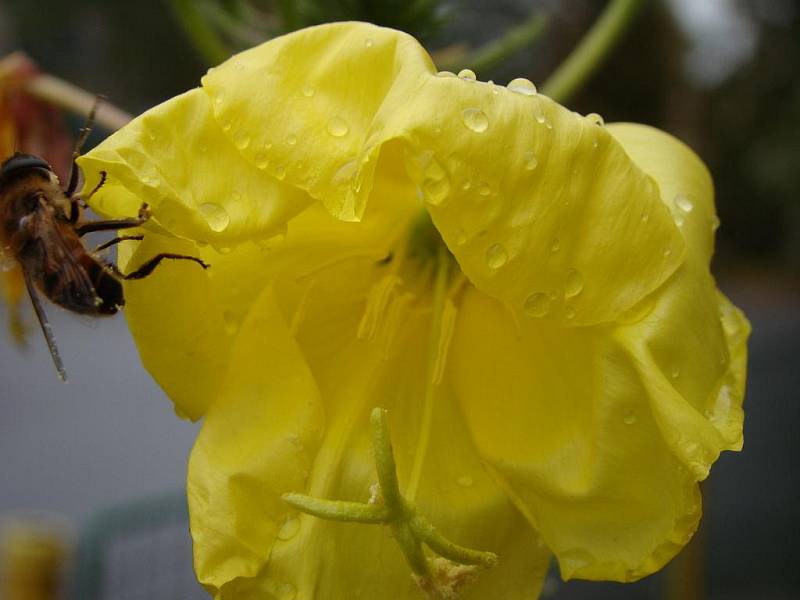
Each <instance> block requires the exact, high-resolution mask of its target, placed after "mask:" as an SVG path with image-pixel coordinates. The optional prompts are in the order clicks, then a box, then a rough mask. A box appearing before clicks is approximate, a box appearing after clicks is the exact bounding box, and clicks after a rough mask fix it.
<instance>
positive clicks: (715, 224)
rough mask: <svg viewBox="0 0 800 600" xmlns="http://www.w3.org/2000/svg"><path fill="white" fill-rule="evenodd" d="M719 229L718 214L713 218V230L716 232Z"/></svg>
mask: <svg viewBox="0 0 800 600" xmlns="http://www.w3.org/2000/svg"><path fill="white" fill-rule="evenodd" d="M717 229H719V217H718V216H717V215H714V216H713V217H712V218H711V231H712V232H714V231H716V230H717Z"/></svg>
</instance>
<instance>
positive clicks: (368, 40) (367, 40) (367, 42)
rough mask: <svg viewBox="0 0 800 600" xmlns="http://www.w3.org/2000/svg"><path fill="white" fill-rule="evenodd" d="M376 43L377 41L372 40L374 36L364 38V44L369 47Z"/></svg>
mask: <svg viewBox="0 0 800 600" xmlns="http://www.w3.org/2000/svg"><path fill="white" fill-rule="evenodd" d="M374 45H375V42H374V41H373V40H372V38H367V39H365V40H364V46H366V47H367V48H372V47H373V46H374Z"/></svg>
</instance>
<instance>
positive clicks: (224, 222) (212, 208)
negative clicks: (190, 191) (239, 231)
mask: <svg viewBox="0 0 800 600" xmlns="http://www.w3.org/2000/svg"><path fill="white" fill-rule="evenodd" d="M198 210H199V211H200V214H201V215H203V218H204V219H205V220H206V223H208V226H209V227H210V228H211V231H216V232H217V233H219V232H221V231H225V229H227V227H228V225H230V222H231V216H230V215H229V214H228V211H227V210H225V209H224V208H223V207H222V206H220V205H219V204H215V203H213V202H206V203H205V204H201V205H200V206H199V207H198Z"/></svg>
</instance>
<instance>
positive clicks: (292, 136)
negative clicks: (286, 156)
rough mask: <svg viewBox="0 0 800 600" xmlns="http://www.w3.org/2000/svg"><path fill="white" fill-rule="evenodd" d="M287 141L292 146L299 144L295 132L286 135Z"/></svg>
mask: <svg viewBox="0 0 800 600" xmlns="http://www.w3.org/2000/svg"><path fill="white" fill-rule="evenodd" d="M286 143H287V144H289V145H290V146H296V145H297V136H296V135H295V134H293V133H290V134H289V135H288V136H287V137H286Z"/></svg>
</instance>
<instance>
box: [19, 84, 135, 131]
mask: <svg viewBox="0 0 800 600" xmlns="http://www.w3.org/2000/svg"><path fill="white" fill-rule="evenodd" d="M25 90H26V91H27V92H28V93H29V94H30V95H31V96H35V97H36V98H39V99H41V100H44V101H45V102H48V103H49V104H53V105H55V106H60V107H62V108H64V109H66V110H69V111H71V112H74V113H76V114H78V115H81V116H82V117H85V116H86V115H88V114H89V111H90V110H91V109H92V106H94V103H95V101H96V100H97V95H96V94H92V93H91V92H87V91H86V90H83V89H81V88H79V87H77V86H75V85H73V84H71V83H69V82H67V81H64V80H63V79H59V78H58V77H53V76H52V75H37V76H36V77H34V78H33V79H31V80H30V82H28V83H27V84H26V85H25ZM132 118H133V117H131V115H129V114H128V113H126V112H125V111H124V110H121V109H119V108H117V107H116V106H114V105H113V104H110V103H108V102H105V101H103V102H100V104H99V105H98V107H97V114H96V115H95V120H96V121H97V122H98V123H99V124H100V125H102V126H103V127H105V128H106V129H109V130H111V131H116V130H117V129H119V128H121V127H123V126H124V125H127V124H128V122H129V121H130V120H131V119H132Z"/></svg>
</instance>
